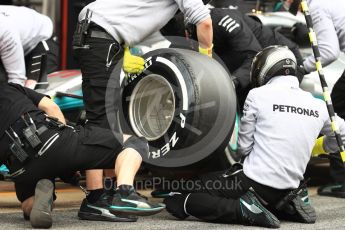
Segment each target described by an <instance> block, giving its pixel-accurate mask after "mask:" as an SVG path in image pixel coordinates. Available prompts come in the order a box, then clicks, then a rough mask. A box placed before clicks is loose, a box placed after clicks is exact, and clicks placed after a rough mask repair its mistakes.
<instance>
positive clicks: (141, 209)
mask: <svg viewBox="0 0 345 230" xmlns="http://www.w3.org/2000/svg"><path fill="white" fill-rule="evenodd" d="M110 208H111V209H116V210H137V211H152V210H160V209H163V207H158V208H134V207H123V206H114V205H112V206H110Z"/></svg>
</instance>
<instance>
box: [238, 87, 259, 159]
mask: <svg viewBox="0 0 345 230" xmlns="http://www.w3.org/2000/svg"><path fill="white" fill-rule="evenodd" d="M257 114H258V107H257V104H256V103H255V100H254V96H253V91H250V92H249V94H248V96H247V99H246V101H245V103H244V107H243V116H242V118H241V123H240V131H239V134H238V152H239V154H240V155H241V156H246V155H248V154H249V153H250V152H251V151H252V148H253V146H254V133H255V126H256V121H257Z"/></svg>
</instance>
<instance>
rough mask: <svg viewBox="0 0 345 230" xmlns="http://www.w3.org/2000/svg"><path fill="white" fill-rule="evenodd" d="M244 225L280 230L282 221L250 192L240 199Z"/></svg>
mask: <svg viewBox="0 0 345 230" xmlns="http://www.w3.org/2000/svg"><path fill="white" fill-rule="evenodd" d="M240 207H241V216H242V223H243V224H244V225H255V226H262V227H267V228H279V227H280V221H279V220H278V219H277V217H276V216H274V215H273V214H272V213H271V212H270V211H268V210H267V209H266V208H264V206H262V205H261V203H260V202H259V200H258V199H257V198H256V197H255V195H254V194H253V193H252V192H250V191H248V192H247V193H246V194H244V195H243V196H241V198H240Z"/></svg>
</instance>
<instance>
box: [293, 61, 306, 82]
mask: <svg viewBox="0 0 345 230" xmlns="http://www.w3.org/2000/svg"><path fill="white" fill-rule="evenodd" d="M306 74H308V73H307V71H306V70H305V69H304V66H299V65H298V66H297V71H296V77H297V78H298V81H299V83H300V84H301V82H302V81H303V78H304V75H306Z"/></svg>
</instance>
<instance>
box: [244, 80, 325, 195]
mask: <svg viewBox="0 0 345 230" xmlns="http://www.w3.org/2000/svg"><path fill="white" fill-rule="evenodd" d="M298 85H299V82H298V80H297V78H296V77H295V76H277V77H275V78H273V79H271V80H270V81H269V82H268V84H267V85H264V86H262V87H259V88H255V89H253V90H251V91H250V93H249V94H248V98H249V101H250V100H252V101H253V103H255V108H256V110H254V111H253V110H251V111H246V112H247V113H248V112H249V113H255V119H256V126H255V127H256V129H255V133H254V145H253V148H252V150H251V152H250V154H249V155H248V157H247V158H246V159H245V162H244V172H245V174H246V175H247V176H248V177H250V178H255V180H256V181H257V182H259V183H261V184H264V185H267V186H270V187H274V188H278V189H287V188H297V187H298V184H299V181H300V180H302V179H303V174H304V171H305V166H306V165H307V163H308V161H309V159H310V153H311V151H312V148H313V146H314V143H315V140H316V138H317V137H318V135H319V133H320V131H321V129H322V128H323V126H324V124H325V122H326V120H328V119H329V118H328V113H327V110H326V105H325V103H324V102H323V101H321V100H319V99H316V98H314V97H313V96H312V94H311V93H309V92H305V91H303V90H302V89H300V88H299V86H298ZM247 100H248V99H247ZM245 107H246V106H245ZM282 178H284V179H285V182H284V183H283V184H282V183H281V180H282Z"/></svg>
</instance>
